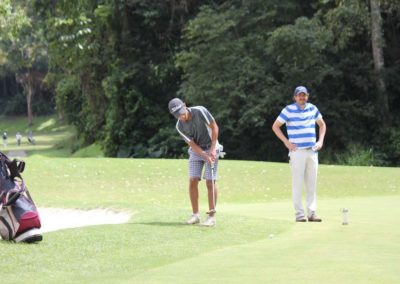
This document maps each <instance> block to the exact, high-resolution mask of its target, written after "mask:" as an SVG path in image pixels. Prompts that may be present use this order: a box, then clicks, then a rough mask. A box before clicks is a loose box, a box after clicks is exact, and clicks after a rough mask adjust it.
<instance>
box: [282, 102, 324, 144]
mask: <svg viewBox="0 0 400 284" xmlns="http://www.w3.org/2000/svg"><path fill="white" fill-rule="evenodd" d="M320 119H322V115H321V113H320V112H319V110H318V108H317V107H316V106H315V105H313V104H311V103H307V104H306V106H305V108H304V109H301V108H300V106H299V105H298V104H296V103H293V104H291V105H288V106H286V107H285V108H284V109H283V110H282V111H281V113H280V114H279V116H278V121H279V122H280V123H282V124H285V123H286V129H287V133H288V136H289V141H290V142H291V143H293V144H296V145H297V148H299V149H300V148H309V147H313V146H314V145H315V143H316V139H317V137H316V134H315V121H317V120H320Z"/></svg>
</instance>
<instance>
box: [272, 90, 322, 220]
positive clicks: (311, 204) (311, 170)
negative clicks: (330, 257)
mask: <svg viewBox="0 0 400 284" xmlns="http://www.w3.org/2000/svg"><path fill="white" fill-rule="evenodd" d="M308 98H309V94H308V91H307V89H306V88H305V87H303V86H299V87H297V88H296V89H295V90H294V93H293V99H294V101H295V102H294V103H293V104H291V105H288V106H286V107H285V108H284V109H283V110H282V112H281V113H280V114H279V116H278V118H277V119H276V121H275V122H274V124H273V125H272V130H273V131H274V132H275V134H276V136H277V137H278V138H279V139H280V140H281V141H282V142H283V143H284V144H285V146H286V148H288V150H289V157H290V166H291V169H292V195H293V205H294V209H295V211H296V222H306V221H307V220H306V218H305V214H304V209H303V204H302V201H301V195H302V194H301V192H302V186H303V183H305V186H306V205H307V219H308V221H309V222H321V221H322V220H321V219H320V218H319V217H318V216H317V215H316V213H315V211H316V191H317V170H318V151H319V150H320V149H321V148H322V146H323V144H324V138H325V133H326V124H325V122H324V120H323V119H322V115H321V113H320V112H319V111H318V108H317V107H316V106H315V105H313V104H311V103H308V102H307V101H308ZM285 123H286V129H287V133H288V136H289V139H287V138H286V136H285V135H284V134H283V133H282V131H281V129H280V127H281V126H282V125H283V124H285ZM315 124H318V127H319V139H318V141H317V139H316V132H315Z"/></svg>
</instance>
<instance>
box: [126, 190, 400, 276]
mask: <svg viewBox="0 0 400 284" xmlns="http://www.w3.org/2000/svg"><path fill="white" fill-rule="evenodd" d="M399 204H400V197H398V196H392V197H372V198H365V197H363V198H351V199H326V200H321V201H320V202H319V206H320V208H321V210H320V213H321V216H323V217H324V220H323V222H322V223H296V224H294V225H293V226H292V227H291V229H290V230H288V231H285V232H283V233H281V234H279V233H278V234H274V232H271V234H273V236H272V235H271V234H270V235H266V236H265V238H264V239H262V240H259V241H255V242H252V243H250V244H245V245H239V246H232V247H228V248H223V249H219V250H215V251H212V252H208V253H205V254H202V255H199V256H195V257H193V258H189V259H185V260H182V261H178V262H176V263H172V264H170V265H166V266H163V267H159V268H156V269H152V270H150V271H147V272H146V273H143V274H140V275H138V276H136V277H132V278H129V279H128V280H127V281H126V282H127V283H136V282H137V283H142V282H143V283H172V282H175V283H207V282H211V281H214V282H217V283H313V282H314V283H399V282H400V275H399V274H398V273H397V272H396V271H399V269H400V244H399V243H398V240H399V239H400V226H399V225H400V221H399V217H398V216H400V208H399ZM343 206H346V207H347V208H349V209H350V218H349V219H350V224H349V225H348V226H343V225H342V224H341V213H340V209H341V207H343ZM288 207H290V206H288V204H287V203H280V202H279V203H265V204H237V205H225V206H221V208H220V210H221V212H223V213H221V214H228V213H232V216H231V217H232V218H234V215H235V214H237V215H246V216H253V217H264V218H267V219H282V221H288V214H287V210H288V209H289V208H288ZM234 229H235V228H232V230H234ZM215 230H218V228H215ZM227 241H229V240H227Z"/></svg>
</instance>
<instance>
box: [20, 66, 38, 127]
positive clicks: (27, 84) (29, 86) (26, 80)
mask: <svg viewBox="0 0 400 284" xmlns="http://www.w3.org/2000/svg"><path fill="white" fill-rule="evenodd" d="M16 79H17V82H18V83H20V84H21V85H22V87H23V88H24V91H25V92H26V107H27V113H28V123H29V126H31V125H32V124H33V112H32V98H33V95H34V93H35V81H34V78H33V73H32V70H31V69H30V68H29V69H28V70H27V71H26V72H25V73H17V74H16Z"/></svg>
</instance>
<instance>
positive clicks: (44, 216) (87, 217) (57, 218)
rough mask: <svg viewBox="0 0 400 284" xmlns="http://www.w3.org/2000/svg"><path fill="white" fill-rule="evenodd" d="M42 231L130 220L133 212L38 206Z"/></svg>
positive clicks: (120, 222) (119, 222)
mask: <svg viewBox="0 0 400 284" xmlns="http://www.w3.org/2000/svg"><path fill="white" fill-rule="evenodd" d="M38 210H39V215H40V220H41V223H42V229H41V230H42V232H52V231H57V230H63V229H69V228H78V227H86V226H95V225H104V224H122V223H126V222H128V220H129V219H130V217H131V214H128V213H126V212H115V211H113V210H109V209H93V210H76V209H61V208H38Z"/></svg>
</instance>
